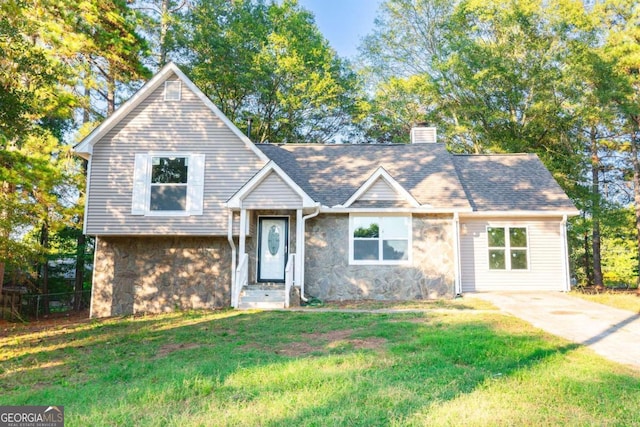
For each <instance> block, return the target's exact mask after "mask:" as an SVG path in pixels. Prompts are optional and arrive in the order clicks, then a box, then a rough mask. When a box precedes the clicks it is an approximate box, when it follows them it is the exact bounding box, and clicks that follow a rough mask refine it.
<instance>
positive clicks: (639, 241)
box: [631, 116, 640, 292]
mask: <svg viewBox="0 0 640 427" xmlns="http://www.w3.org/2000/svg"><path fill="white" fill-rule="evenodd" d="M632 120H633V123H634V125H635V129H633V130H632V131H631V164H632V166H633V202H634V208H635V213H636V233H637V235H636V245H637V248H636V249H637V256H638V271H639V272H640V159H638V128H639V127H640V125H639V123H638V120H640V116H639V117H633V118H632ZM636 285H639V286H638V292H640V274H638V277H637V278H636Z"/></svg>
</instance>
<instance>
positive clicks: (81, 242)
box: [73, 218, 87, 311]
mask: <svg viewBox="0 0 640 427" xmlns="http://www.w3.org/2000/svg"><path fill="white" fill-rule="evenodd" d="M81 220H82V218H81ZM86 243H87V237H86V236H85V235H84V234H82V233H80V234H79V235H78V239H77V240H76V272H75V282H74V286H73V289H74V296H73V309H74V310H75V311H80V310H82V309H84V304H83V300H82V291H83V290H84V289H83V285H84V255H85V250H86Z"/></svg>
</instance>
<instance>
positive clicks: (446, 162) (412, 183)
mask: <svg viewBox="0 0 640 427" xmlns="http://www.w3.org/2000/svg"><path fill="white" fill-rule="evenodd" d="M257 147H258V148H259V149H260V150H262V152H264V153H265V154H266V155H267V156H268V157H269V158H270V159H272V160H273V161H274V162H275V163H276V164H277V165H278V166H280V168H282V170H284V171H285V173H287V174H288V175H289V176H290V177H291V179H293V180H294V181H295V182H296V183H297V184H298V185H299V186H300V187H301V188H302V189H303V190H304V191H305V192H306V193H307V194H308V195H309V196H310V197H311V198H313V199H314V200H315V201H317V202H320V203H321V204H322V205H325V206H330V207H331V206H336V205H342V204H344V203H345V202H346V201H347V200H348V199H349V198H350V197H351V196H352V195H353V194H354V193H355V192H356V191H357V190H358V189H359V188H360V186H361V185H362V184H363V183H364V182H365V181H366V180H367V179H368V178H369V177H370V176H371V175H372V174H373V173H374V172H375V171H376V170H377V169H378V168H379V167H381V166H382V167H383V168H384V169H385V170H386V171H387V172H388V173H389V175H391V176H392V177H393V179H395V180H396V181H397V182H398V183H399V184H400V185H402V187H403V188H404V189H405V190H407V191H408V192H409V193H410V194H411V195H412V196H413V197H414V198H415V199H416V200H417V201H418V202H419V203H420V204H423V205H429V206H430V207H433V208H445V209H446V208H457V209H465V208H466V209H469V208H473V210H474V211H500V210H528V211H529V210H530V211H548V210H560V209H575V208H574V206H573V203H572V202H571V201H570V200H569V198H568V197H567V196H566V195H565V193H564V192H563V191H562V189H561V188H560V186H559V185H558V184H557V182H556V181H555V180H554V179H553V177H552V176H551V174H550V173H549V171H548V170H547V169H546V168H545V167H544V165H543V164H542V162H540V160H539V159H538V157H537V156H535V155H532V154H515V155H513V154H511V155H452V154H450V153H449V152H448V151H447V150H446V148H445V146H444V145H443V144H407V145H405V144H371V145H369V144H353V145H352V144H330V145H323V144H279V145H275V144H257ZM358 203H360V202H356V204H354V207H355V206H358Z"/></svg>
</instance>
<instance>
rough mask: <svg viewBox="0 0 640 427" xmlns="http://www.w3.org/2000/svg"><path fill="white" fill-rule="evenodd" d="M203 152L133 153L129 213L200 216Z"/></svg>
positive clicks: (202, 188)
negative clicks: (133, 161)
mask: <svg viewBox="0 0 640 427" xmlns="http://www.w3.org/2000/svg"><path fill="white" fill-rule="evenodd" d="M204 159H205V156H204V154H191V153H189V154H185V153H147V154H137V155H136V158H135V165H134V174H133V175H134V176H133V192H132V199H131V214H132V215H155V216H184V215H202V205H203V191H204Z"/></svg>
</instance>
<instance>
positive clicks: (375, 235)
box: [349, 214, 411, 264]
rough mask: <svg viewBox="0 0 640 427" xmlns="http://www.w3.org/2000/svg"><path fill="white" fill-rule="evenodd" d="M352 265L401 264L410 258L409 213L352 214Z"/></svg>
mask: <svg viewBox="0 0 640 427" xmlns="http://www.w3.org/2000/svg"><path fill="white" fill-rule="evenodd" d="M349 235H350V237H349V261H350V263H351V264H402V263H406V262H407V261H408V260H409V254H410V248H411V238H410V236H411V216H409V215H405V216H386V215H360V214H358V215H355V214H353V215H351V216H350V218H349Z"/></svg>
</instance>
